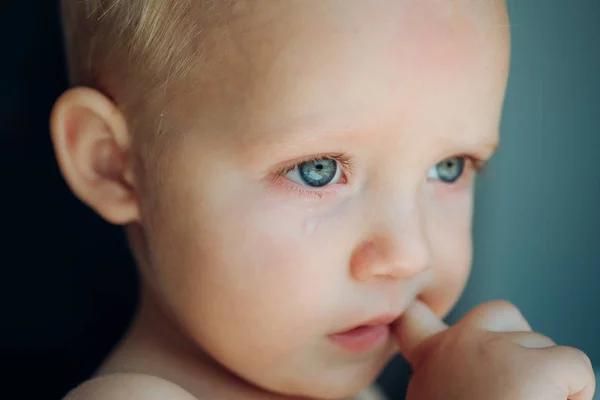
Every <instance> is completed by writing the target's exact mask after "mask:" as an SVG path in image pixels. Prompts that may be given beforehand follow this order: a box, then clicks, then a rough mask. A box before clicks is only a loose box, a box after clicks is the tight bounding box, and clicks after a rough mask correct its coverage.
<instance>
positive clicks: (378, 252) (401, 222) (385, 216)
mask: <svg viewBox="0 0 600 400" xmlns="http://www.w3.org/2000/svg"><path fill="white" fill-rule="evenodd" d="M397 204H398V203H396V205H397ZM380 210H382V209H380ZM378 214H379V215H380V217H379V218H378V220H376V221H373V222H372V225H373V228H372V229H370V233H369V234H368V235H367V238H366V239H365V240H363V241H362V242H361V243H360V244H359V245H358V246H357V247H356V249H355V251H354V253H353V255H352V257H351V261H350V270H351V274H352V277H353V278H354V279H355V280H358V281H369V280H373V279H410V278H412V277H415V276H416V275H419V274H420V273H422V272H424V271H426V270H427V269H429V268H430V267H431V258H432V257H431V250H430V244H429V242H428V237H427V234H426V231H427V230H426V226H425V218H424V216H423V214H424V213H423V211H422V210H419V208H418V207H416V206H411V207H407V206H406V205H405V206H397V207H396V209H395V210H392V211H391V212H383V211H381V212H379V213H378Z"/></svg>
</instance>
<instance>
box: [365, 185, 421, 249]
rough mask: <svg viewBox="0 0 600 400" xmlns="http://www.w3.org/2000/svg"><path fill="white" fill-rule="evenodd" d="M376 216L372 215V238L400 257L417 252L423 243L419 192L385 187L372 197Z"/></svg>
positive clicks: (406, 188)
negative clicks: (385, 243) (375, 238)
mask: <svg viewBox="0 0 600 400" xmlns="http://www.w3.org/2000/svg"><path fill="white" fill-rule="evenodd" d="M375 200H376V201H375V204H377V205H378V207H377V208H378V212H377V213H376V214H374V215H373V220H372V222H373V229H374V234H375V236H376V237H379V238H380V240H381V239H383V240H384V241H385V242H388V244H389V245H393V246H394V247H399V249H398V250H400V249H403V253H407V252H411V251H413V252H414V251H416V250H419V249H417V248H416V247H415V246H419V247H420V246H423V245H424V244H425V243H426V241H427V237H426V236H427V233H426V211H427V210H426V207H425V204H424V202H423V201H422V200H423V198H422V194H421V192H420V191H419V190H415V189H412V188H411V187H409V186H407V185H406V186H402V185H389V186H384V187H381V188H379V190H378V193H376V195H375Z"/></svg>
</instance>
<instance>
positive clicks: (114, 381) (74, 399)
mask: <svg viewBox="0 0 600 400" xmlns="http://www.w3.org/2000/svg"><path fill="white" fill-rule="evenodd" d="M164 399H170V400H198V399H197V398H195V397H194V396H192V395H191V394H190V393H188V392H187V391H185V390H183V389H182V388H181V387H179V386H177V385H175V384H174V383H172V382H169V381H167V380H164V379H162V378H158V377H155V376H151V375H143V374H113V375H106V376H101V377H98V378H95V379H92V380H89V381H87V382H85V383H83V384H82V385H81V386H79V387H77V388H76V389H74V390H73V391H71V392H70V393H69V394H67V396H66V397H65V398H64V399H63V400H164Z"/></svg>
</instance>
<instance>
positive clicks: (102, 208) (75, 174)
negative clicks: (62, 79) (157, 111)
mask: <svg viewBox="0 0 600 400" xmlns="http://www.w3.org/2000/svg"><path fill="white" fill-rule="evenodd" d="M51 132H52V143H53V145H54V150H55V152H56V158H57V160H58V164H59V167H60V169H61V172H62V174H63V176H64V178H65V180H66V181H67V183H68V185H69V186H70V187H71V190H72V191H73V193H75V195H76V196H77V197H78V198H79V199H80V200H81V201H83V202H84V203H86V204H87V205H88V206H89V207H91V208H92V209H94V210H95V211H96V212H97V213H98V214H100V216H102V217H103V218H104V219H105V220H107V221H108V222H111V223H113V224H117V225H125V224H128V223H131V222H134V221H136V220H137V219H138V218H139V207H138V202H137V198H136V193H135V184H134V174H133V165H132V162H131V157H130V156H129V155H130V143H131V140H130V133H129V131H128V128H127V123H126V121H125V118H124V117H123V115H122V113H121V112H120V111H119V110H118V109H117V108H116V106H115V105H114V104H113V103H112V101H110V100H109V99H108V98H107V97H105V96H104V95H103V94H101V93H100V92H98V91H96V90H93V89H88V88H75V89H71V90H69V91H68V92H66V93H64V94H63V95H62V96H61V97H60V98H59V99H58V101H57V102H56V104H55V105H54V109H53V110H52V118H51Z"/></svg>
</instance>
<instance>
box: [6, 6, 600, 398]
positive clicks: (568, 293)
mask: <svg viewBox="0 0 600 400" xmlns="http://www.w3.org/2000/svg"><path fill="white" fill-rule="evenodd" d="M74 1H75V0H74ZM77 1H79V0H77ZM474 1H475V0H474ZM508 3H509V9H510V13H511V20H512V31H513V61H512V71H511V78H510V81H509V88H508V93H507V100H506V106H505V115H504V117H503V122H502V145H501V149H500V151H499V153H498V154H497V156H496V157H495V159H494V160H493V162H492V164H491V170H490V171H489V173H488V175H487V177H485V178H483V179H482V180H481V181H480V184H479V185H478V191H477V202H476V220H475V226H474V231H475V262H474V272H473V275H472V277H471V279H470V282H469V285H468V287H467V290H466V292H465V295H464V297H463V298H462V300H461V301H460V303H459V304H458V306H457V308H456V310H455V312H453V313H452V314H451V315H450V317H449V321H450V322H453V321H456V320H457V319H458V318H460V317H461V316H462V315H464V313H465V312H466V311H467V310H468V309H470V308H472V307H473V306H474V305H476V304H479V303H481V302H483V301H486V300H490V299H494V298H506V299H508V300H510V301H513V302H514V303H516V304H517V305H518V306H519V307H520V308H521V309H522V311H523V313H524V314H525V316H526V317H527V318H528V319H529V320H530V322H531V323H532V325H533V326H534V329H536V330H538V331H541V332H542V333H544V334H547V335H549V336H551V337H552V338H554V339H555V340H557V341H558V342H560V343H562V344H568V345H573V346H576V347H579V348H582V349H583V350H584V351H586V352H587V353H588V354H589V355H590V357H591V358H592V361H593V362H594V364H596V363H599V364H600V343H599V342H598V341H599V338H600V313H599V312H598V311H597V310H598V308H599V306H600V301H599V297H600V296H599V293H600V280H599V278H600V271H599V269H600V262H599V259H600V0H570V1H567V0H508ZM56 6H57V4H56V1H53V0H44V1H42V0H39V1H38V0H29V1H27V2H5V4H3V7H2V11H0V16H1V17H2V24H0V45H1V46H0V60H2V62H0V171H1V172H2V173H1V174H0V179H1V180H0V212H2V219H1V220H0V237H1V238H2V240H1V241H0V271H1V272H2V275H1V278H0V317H1V319H0V328H1V329H0V367H2V370H3V371H4V372H3V373H2V374H1V375H0V376H1V378H0V382H1V383H2V392H0V393H1V394H0V397H1V398H4V397H5V396H6V398H13V397H15V398H22V399H49V400H52V399H59V398H61V396H63V395H64V394H65V392H66V391H67V390H69V389H70V388H72V387H73V386H75V385H76V384H77V383H79V382H81V381H82V380H84V379H86V378H87V377H88V376H89V375H90V374H91V373H92V372H93V370H94V369H95V367H96V366H97V365H98V363H99V362H101V360H102V358H103V357H104V356H105V355H106V354H107V352H108V351H109V350H110V349H111V347H112V346H113V345H114V344H115V342H116V341H117V340H118V338H119V337H120V335H121V334H122V332H123V330H124V329H125V327H126V325H127V323H128V321H129V318H130V316H131V313H132V312H133V309H134V306H135V304H134V300H135V298H136V293H137V286H136V277H135V271H134V269H133V266H132V262H131V259H130V256H129V253H128V251H127V248H126V245H125V241H124V238H123V235H122V233H121V231H120V229H118V228H115V227H112V226H110V225H108V224H106V223H104V222H103V221H102V220H100V219H99V218H98V217H96V216H95V215H94V214H93V213H92V212H91V211H90V210H88V209H87V208H86V207H85V206H83V205H82V204H81V203H80V202H79V201H78V200H76V199H75V198H74V197H73V196H72V194H71V193H70V192H69V190H68V188H67V187H66V185H65V184H64V182H63V180H62V178H61V177H60V174H59V171H58V168H57V166H56V163H55V161H54V156H53V154H52V149H51V144H50V140H49V132H48V119H49V115H50V109H51V107H52V104H53V102H54V101H55V99H56V98H57V97H58V96H59V95H60V94H61V92H62V91H64V90H65V89H66V78H65V70H64V63H63V54H62V47H61V38H60V32H59V23H58V18H57V7H56ZM407 374H408V369H407V367H406V365H405V364H404V363H403V362H402V361H401V360H397V361H396V362H394V363H392V364H391V365H390V367H389V368H388V369H387V370H386V372H385V373H384V375H383V376H382V378H381V382H382V383H383V385H384V386H385V387H386V389H387V390H388V392H389V393H390V394H391V395H392V397H393V398H394V399H401V398H402V393H403V390H404V388H405V384H406V380H407Z"/></svg>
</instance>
